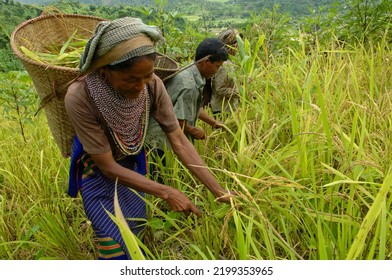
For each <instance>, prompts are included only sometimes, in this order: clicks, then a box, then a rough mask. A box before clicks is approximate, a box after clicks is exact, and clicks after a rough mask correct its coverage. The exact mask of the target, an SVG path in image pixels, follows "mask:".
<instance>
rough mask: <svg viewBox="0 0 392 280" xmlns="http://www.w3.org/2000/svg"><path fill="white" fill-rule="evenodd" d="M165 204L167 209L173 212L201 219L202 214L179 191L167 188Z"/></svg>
mask: <svg viewBox="0 0 392 280" xmlns="http://www.w3.org/2000/svg"><path fill="white" fill-rule="evenodd" d="M166 194H167V198H165V200H166V202H167V203H168V204H169V207H170V208H171V209H172V210H173V211H175V212H183V213H184V214H185V215H186V216H188V215H189V214H191V213H194V214H196V215H197V216H198V217H201V215H202V212H201V211H200V210H199V209H198V208H197V207H196V206H195V205H193V203H192V202H191V201H190V200H189V198H188V197H187V196H186V195H185V194H184V193H182V192H180V191H179V190H176V189H174V188H171V187H169V189H168V191H167V193H166Z"/></svg>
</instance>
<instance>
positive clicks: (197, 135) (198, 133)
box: [189, 127, 206, 140]
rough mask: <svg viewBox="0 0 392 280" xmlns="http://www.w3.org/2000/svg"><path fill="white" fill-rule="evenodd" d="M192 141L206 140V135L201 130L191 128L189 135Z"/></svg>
mask: <svg viewBox="0 0 392 280" xmlns="http://www.w3.org/2000/svg"><path fill="white" fill-rule="evenodd" d="M189 134H190V135H191V136H192V137H193V138H194V139H197V140H203V139H205V138H206V133H205V131H204V130H203V129H201V128H199V127H194V128H192V130H191V132H190V133H189Z"/></svg>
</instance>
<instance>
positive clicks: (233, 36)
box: [218, 28, 241, 45]
mask: <svg viewBox="0 0 392 280" xmlns="http://www.w3.org/2000/svg"><path fill="white" fill-rule="evenodd" d="M237 35H240V36H241V34H240V32H239V31H238V30H237V29H235V28H230V29H228V30H225V31H222V32H221V33H219V35H218V39H219V40H221V41H222V42H223V43H225V44H226V45H234V44H235V43H237Z"/></svg>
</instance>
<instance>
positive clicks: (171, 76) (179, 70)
mask: <svg viewBox="0 0 392 280" xmlns="http://www.w3.org/2000/svg"><path fill="white" fill-rule="evenodd" d="M210 56H211V55H210V54H209V55H206V56H205V57H202V58H200V59H199V60H198V61H194V62H192V63H191V64H189V65H187V66H184V67H182V68H181V69H178V70H177V71H176V72H174V73H173V74H170V75H169V76H167V77H165V78H163V79H162V81H163V82H165V81H167V80H169V79H171V78H173V77H174V76H175V75H177V74H178V73H180V72H182V71H184V70H185V69H188V68H189V67H191V66H192V65H194V64H197V63H199V62H200V61H202V60H205V59H207V58H209V57H210Z"/></svg>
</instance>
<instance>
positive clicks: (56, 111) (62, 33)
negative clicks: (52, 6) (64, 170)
mask: <svg viewBox="0 0 392 280" xmlns="http://www.w3.org/2000/svg"><path fill="white" fill-rule="evenodd" d="M102 20H104V19H102V18H98V17H93V16H85V15H73V14H52V15H41V16H39V17H36V18H33V19H30V20H28V21H25V22H23V23H21V24H20V25H19V26H17V27H16V28H15V30H14V31H13V32H12V34H11V48H12V50H13V52H14V53H15V54H16V55H17V57H18V58H19V59H20V60H21V62H22V64H23V66H24V68H25V69H26V70H27V72H28V73H29V75H30V77H31V79H32V81H33V84H34V87H35V89H36V91H37V94H38V96H39V98H40V100H41V108H44V111H45V114H46V118H47V121H48V126H49V128H50V131H51V133H52V135H53V138H54V141H55V142H56V144H57V146H58V147H59V149H60V152H61V154H62V156H63V157H69V156H70V153H71V147H72V141H73V137H74V134H75V132H74V129H73V127H72V125H71V123H70V121H69V118H68V115H67V112H66V110H65V106H64V96H65V94H66V92H67V87H68V84H69V82H70V81H72V80H73V79H75V78H76V77H77V76H78V75H79V69H77V68H69V67H61V66H53V65H48V64H44V63H40V62H37V61H34V60H32V59H30V58H28V57H27V56H26V55H25V54H24V53H23V52H22V51H21V50H20V47H21V46H25V47H27V48H28V49H30V50H31V51H33V52H43V51H44V50H45V49H46V48H47V47H48V46H51V45H54V44H60V45H63V44H64V43H65V42H66V41H67V39H68V38H69V37H70V36H71V34H73V33H74V32H75V30H77V36H81V37H85V38H89V37H91V36H92V35H93V33H94V30H95V27H96V25H97V24H98V23H99V22H100V21H102ZM154 66H155V67H154V72H155V74H157V75H158V76H159V77H160V78H161V79H164V78H165V77H167V76H170V75H171V74H173V73H175V72H176V71H178V69H179V65H178V63H177V62H176V61H174V60H173V59H171V58H170V57H168V56H166V55H163V54H160V53H158V56H157V60H156V62H155V65H154Z"/></svg>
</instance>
